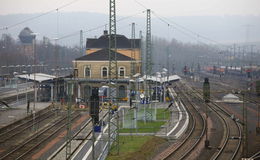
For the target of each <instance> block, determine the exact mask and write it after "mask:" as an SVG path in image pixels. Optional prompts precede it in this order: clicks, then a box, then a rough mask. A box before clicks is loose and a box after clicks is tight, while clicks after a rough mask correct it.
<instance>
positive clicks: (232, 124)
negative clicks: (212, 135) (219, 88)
mask: <svg viewBox="0 0 260 160" xmlns="http://www.w3.org/2000/svg"><path fill="white" fill-rule="evenodd" d="M186 87H189V86H187V85H186ZM189 88H190V90H192V92H191V93H192V94H193V95H194V97H197V98H199V99H200V100H201V101H203V98H202V93H201V92H200V91H198V90H195V89H193V88H191V87H189ZM208 106H209V107H208V108H210V109H211V110H212V111H213V112H214V113H216V114H217V115H218V117H219V118H221V120H222V122H223V123H224V126H225V130H226V131H225V132H224V133H225V134H224V138H223V141H222V143H221V145H220V146H219V150H218V152H216V153H215V154H214V155H213V156H212V158H211V159H214V160H215V159H220V160H225V159H227V160H233V159H239V157H240V155H239V149H240V146H241V142H242V130H241V125H240V124H239V123H238V122H237V121H236V120H234V119H232V118H231V115H230V114H229V113H228V112H227V111H225V110H224V109H222V107H220V106H219V105H217V104H216V103H214V102H211V103H210V104H208Z"/></svg>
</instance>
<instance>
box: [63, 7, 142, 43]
mask: <svg viewBox="0 0 260 160" xmlns="http://www.w3.org/2000/svg"><path fill="white" fill-rule="evenodd" d="M140 13H145V11H141V12H140V11H139V12H136V13H134V14H132V15H130V16H126V17H122V18H120V19H118V20H117V22H120V21H124V20H126V19H129V18H132V17H134V16H136V15H138V14H140ZM107 25H108V23H106V24H103V25H99V26H97V27H94V28H91V29H88V30H83V33H88V32H92V31H95V30H98V29H101V28H104V27H105V28H106V26H107ZM124 27H125V26H123V27H121V28H124ZM121 28H120V29H121ZM79 34H80V33H79V31H74V32H72V33H70V34H67V35H64V36H61V37H60V38H59V40H61V39H66V38H69V37H73V36H77V35H79Z"/></svg>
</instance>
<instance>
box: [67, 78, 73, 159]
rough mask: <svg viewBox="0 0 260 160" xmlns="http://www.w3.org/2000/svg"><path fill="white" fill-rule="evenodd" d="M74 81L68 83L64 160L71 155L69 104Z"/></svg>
mask: <svg viewBox="0 0 260 160" xmlns="http://www.w3.org/2000/svg"><path fill="white" fill-rule="evenodd" d="M73 83H74V81H68V83H67V85H68V98H69V99H68V111H67V135H66V159H70V155H71V138H72V136H71V103H72V92H73Z"/></svg>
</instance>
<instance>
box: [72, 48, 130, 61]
mask: <svg viewBox="0 0 260 160" xmlns="http://www.w3.org/2000/svg"><path fill="white" fill-rule="evenodd" d="M108 52H109V49H101V50H99V51H96V52H93V53H91V54H88V55H85V56H82V57H79V58H77V59H75V60H76V61H77V60H81V61H108V60H109V53H108ZM112 53H114V54H115V52H114V51H112ZM117 60H118V61H131V60H132V58H130V57H128V56H125V55H123V54H121V53H118V52H117Z"/></svg>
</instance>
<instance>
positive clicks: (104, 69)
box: [102, 67, 108, 78]
mask: <svg viewBox="0 0 260 160" xmlns="http://www.w3.org/2000/svg"><path fill="white" fill-rule="evenodd" d="M107 73H108V69H107V67H103V68H102V77H103V78H107Z"/></svg>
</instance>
